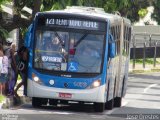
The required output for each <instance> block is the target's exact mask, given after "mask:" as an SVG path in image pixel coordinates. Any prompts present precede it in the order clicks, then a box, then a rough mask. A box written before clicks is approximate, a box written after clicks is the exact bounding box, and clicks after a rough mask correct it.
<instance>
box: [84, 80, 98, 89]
mask: <svg viewBox="0 0 160 120" xmlns="http://www.w3.org/2000/svg"><path fill="white" fill-rule="evenodd" d="M100 85H101V80H95V81H94V82H93V83H92V84H91V85H90V86H88V87H87V88H88V89H91V88H96V87H99V86H100Z"/></svg>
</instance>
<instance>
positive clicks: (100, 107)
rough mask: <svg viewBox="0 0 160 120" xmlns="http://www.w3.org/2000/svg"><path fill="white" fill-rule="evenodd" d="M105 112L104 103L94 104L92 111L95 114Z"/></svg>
mask: <svg viewBox="0 0 160 120" xmlns="http://www.w3.org/2000/svg"><path fill="white" fill-rule="evenodd" d="M104 110H105V104H104V103H94V111H95V112H103V111H104Z"/></svg>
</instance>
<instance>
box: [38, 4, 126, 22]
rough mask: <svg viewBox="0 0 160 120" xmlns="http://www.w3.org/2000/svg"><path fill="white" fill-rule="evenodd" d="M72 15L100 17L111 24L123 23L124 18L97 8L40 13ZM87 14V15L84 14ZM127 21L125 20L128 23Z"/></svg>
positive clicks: (72, 8)
mask: <svg viewBox="0 0 160 120" xmlns="http://www.w3.org/2000/svg"><path fill="white" fill-rule="evenodd" d="M41 13H42V14H52V13H56V14H58V13H59V14H70V15H81V16H87V17H98V18H102V19H105V20H110V22H111V23H114V22H115V21H116V22H118V21H121V19H122V17H121V16H120V15H118V14H109V13H106V12H105V11H104V9H103V8H96V7H83V6H71V7H67V8H66V9H64V10H54V11H46V12H39V13H38V14H41ZM84 13H85V14H84ZM126 20H127V19H125V21H126Z"/></svg>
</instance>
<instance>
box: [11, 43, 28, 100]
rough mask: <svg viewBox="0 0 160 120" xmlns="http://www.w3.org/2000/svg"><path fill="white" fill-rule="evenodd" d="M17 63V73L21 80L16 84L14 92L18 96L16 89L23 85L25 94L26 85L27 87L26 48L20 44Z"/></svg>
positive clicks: (25, 93)
mask: <svg viewBox="0 0 160 120" xmlns="http://www.w3.org/2000/svg"><path fill="white" fill-rule="evenodd" d="M16 58H17V59H18V60H17V61H18V64H17V68H18V73H19V74H20V76H21V78H22V81H21V82H20V83H19V84H18V85H17V87H16V89H15V91H14V94H15V96H17V97H18V94H17V91H18V89H19V88H20V87H21V86H22V85H24V95H27V91H26V89H27V88H26V87H27V65H28V49H27V48H26V47H24V46H22V47H21V48H20V49H19V51H18V52H17V57H16Z"/></svg>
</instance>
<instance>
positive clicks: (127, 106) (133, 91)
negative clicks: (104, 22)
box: [0, 73, 160, 120]
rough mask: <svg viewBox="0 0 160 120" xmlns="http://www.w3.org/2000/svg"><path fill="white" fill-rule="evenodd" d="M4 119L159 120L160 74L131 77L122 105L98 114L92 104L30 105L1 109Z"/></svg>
mask: <svg viewBox="0 0 160 120" xmlns="http://www.w3.org/2000/svg"><path fill="white" fill-rule="evenodd" d="M0 114H1V117H0V118H2V120H6V119H5V118H9V119H7V120H34V119H37V120H126V119H130V120H132V119H134V120H138V119H140V120H159V119H160V73H147V74H130V75H129V81H128V89H127V94H126V96H125V98H124V99H123V106H122V107H121V108H114V109H113V110H111V111H107V110H106V111H104V112H103V113H96V112H94V111H93V106H92V105H90V104H85V105H79V104H76V103H71V104H69V105H58V106H57V107H55V106H43V107H41V108H38V109H35V108H33V107H32V105H31V103H27V104H23V105H21V106H17V107H14V108H11V109H9V110H8V109H6V110H0Z"/></svg>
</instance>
